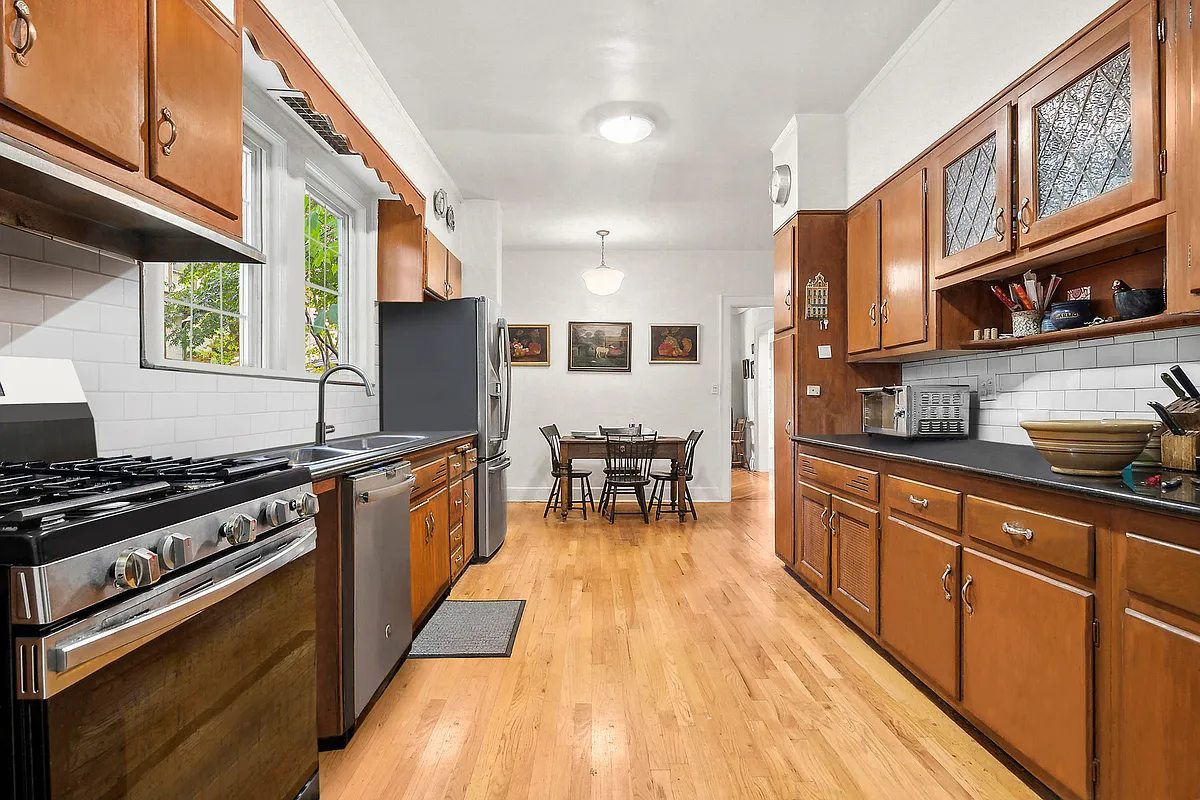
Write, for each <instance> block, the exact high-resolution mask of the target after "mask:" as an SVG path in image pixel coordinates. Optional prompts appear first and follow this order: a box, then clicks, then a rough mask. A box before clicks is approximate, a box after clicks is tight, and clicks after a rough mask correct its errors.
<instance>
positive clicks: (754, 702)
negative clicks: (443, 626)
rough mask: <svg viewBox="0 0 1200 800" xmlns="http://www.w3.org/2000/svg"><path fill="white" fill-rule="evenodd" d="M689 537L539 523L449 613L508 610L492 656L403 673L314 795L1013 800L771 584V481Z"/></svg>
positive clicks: (909, 690) (845, 635) (525, 511)
mask: <svg viewBox="0 0 1200 800" xmlns="http://www.w3.org/2000/svg"><path fill="white" fill-rule="evenodd" d="M734 481H735V483H734V497H735V498H739V499H738V500H737V501H736V502H734V503H730V504H701V505H700V506H699V515H700V520H699V522H690V521H689V522H687V523H682V524H681V523H679V522H678V521H676V520H675V519H670V520H668V519H666V518H664V519H663V520H662V521H660V522H657V523H652V524H650V525H648V526H647V525H643V524H642V522H641V520H640V519H636V521H635V518H634V517H626V518H618V521H617V524H615V525H609V524H608V522H607V521H601V520H600V519H599V518H598V517H590V518H589V520H588V522H587V523H584V522H583V521H582V519H580V518H579V517H577V516H572V518H571V519H570V520H568V521H566V522H561V521H558V520H557V519H554V518H550V519H546V520H543V519H542V516H541V514H542V509H541V506H540V505H534V504H514V505H511V506H509V531H508V539H507V542H506V544H505V545H504V547H503V548H502V550H501V551H500V553H499V554H498V555H497V556H496V557H495V558H494V559H493V560H492V561H491V562H490V563H488V564H486V565H475V566H472V567H471V568H470V569H469V570H468V571H467V573H466V575H465V576H464V577H463V579H462V581H461V582H460V583H459V585H458V586H457V587H455V589H454V592H453V596H454V597H461V598H472V599H487V598H525V599H527V600H528V604H527V606H526V609H525V616H524V619H523V621H522V623H521V628H520V633H519V635H518V637H517V641H516V645H515V647H514V650H513V655H512V658H509V659H428V660H409V661H407V662H406V663H405V664H404V665H403V667H402V668H401V669H400V671H399V673H398V674H397V676H396V678H395V679H394V681H393V682H392V685H391V686H390V687H389V688H388V689H387V691H386V692H385V694H384V695H383V696H382V697H381V698H380V700H379V702H378V703H377V704H376V706H375V708H374V709H373V710H372V711H371V712H370V713H369V714H368V715H367V718H366V719H365V721H364V724H363V726H362V727H361V728H360V729H359V731H358V732H357V733H356V734H355V736H354V738H353V740H352V741H351V743H350V746H349V747H348V748H347V749H346V750H344V751H342V752H338V753H326V754H323V755H322V757H321V787H322V797H323V798H327V800H328V799H332V800H373V799H374V798H387V799H388V800H399V799H400V798H438V800H440V799H441V798H461V797H468V798H624V797H636V798H675V799H676V800H684V799H685V798H686V799H687V800H691V799H692V798H721V799H722V800H725V799H726V798H741V797H748V798H788V799H789V800H790V799H791V798H897V799H899V798H903V799H904V800H917V799H918V798H920V800H940V799H941V798H962V800H975V799H976V798H1033V797H1036V795H1035V794H1034V793H1033V792H1032V791H1031V790H1030V789H1029V788H1028V787H1026V786H1025V785H1024V784H1023V783H1022V782H1021V781H1020V780H1019V779H1018V778H1017V777H1016V776H1015V775H1014V774H1012V773H1011V772H1009V770H1008V769H1007V768H1006V767H1005V766H1004V765H1003V764H1002V763H1001V762H1000V761H998V760H997V759H996V758H995V757H994V756H992V755H991V754H990V753H989V752H988V751H987V750H985V749H984V748H983V747H982V746H981V745H980V744H978V743H977V742H976V741H975V740H974V739H973V738H972V737H971V736H969V735H968V734H967V733H966V732H964V731H963V730H962V729H961V728H960V727H959V726H958V725H957V724H956V723H955V722H954V721H953V720H952V719H951V718H949V717H948V716H947V715H946V714H945V713H944V712H943V711H942V710H941V709H940V708H939V707H938V706H936V705H935V704H934V703H933V702H932V701H931V700H929V699H928V698H927V697H926V696H925V695H924V694H922V693H921V692H920V691H919V690H917V689H916V688H915V687H914V686H913V685H912V684H911V683H909V682H908V680H906V679H905V678H904V677H903V676H902V675H901V674H900V673H899V672H897V671H896V669H895V668H893V667H892V666H891V665H889V664H888V663H887V662H886V661H885V660H884V659H883V657H882V656H880V655H879V654H878V653H876V652H875V651H874V650H873V649H872V648H871V647H870V646H869V645H868V644H867V643H865V642H864V641H863V640H862V639H861V638H859V637H858V636H857V635H856V634H854V633H852V632H851V631H850V630H849V629H848V628H847V627H846V626H845V625H844V624H843V623H842V622H840V621H838V620H837V619H836V618H835V617H834V616H833V615H832V614H831V613H830V612H829V611H828V610H827V609H826V608H825V607H824V606H822V605H821V604H820V603H818V602H817V601H816V600H815V599H813V598H812V597H811V596H810V595H809V594H808V593H807V592H805V591H804V590H803V589H802V588H801V587H800V586H799V585H798V584H797V583H796V581H795V579H793V578H792V577H791V576H790V575H788V574H787V573H786V572H785V571H784V570H783V568H782V567H781V566H780V565H779V562H778V561H777V560H776V559H775V556H774V554H773V552H772V542H773V538H772V519H771V515H772V507H771V505H772V504H771V501H770V498H771V493H770V485H769V481H770V478H769V476H767V475H763V474H754V473H745V472H739V473H735V474H734Z"/></svg>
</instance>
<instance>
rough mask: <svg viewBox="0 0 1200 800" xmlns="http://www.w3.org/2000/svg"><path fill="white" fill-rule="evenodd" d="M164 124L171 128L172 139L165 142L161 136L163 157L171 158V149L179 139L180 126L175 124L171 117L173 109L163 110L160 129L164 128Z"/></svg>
mask: <svg viewBox="0 0 1200 800" xmlns="http://www.w3.org/2000/svg"><path fill="white" fill-rule="evenodd" d="M163 123H165V124H167V125H169V126H170V127H171V138H169V139H167V140H166V141H165V142H164V141H162V137H161V136H160V137H159V142H160V143H161V144H162V153H163V155H164V156H169V155H171V148H172V147H174V146H175V140H176V139H178V138H179V126H178V125H176V124H175V118H174V117H172V116H171V109H169V108H164V109H163V110H162V123H160V124H159V127H160V128H161V127H162V124H163Z"/></svg>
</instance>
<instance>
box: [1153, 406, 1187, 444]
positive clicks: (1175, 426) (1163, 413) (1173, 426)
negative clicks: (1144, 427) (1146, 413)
mask: <svg viewBox="0 0 1200 800" xmlns="http://www.w3.org/2000/svg"><path fill="white" fill-rule="evenodd" d="M1146 405H1148V406H1150V408H1152V409H1154V413H1155V414H1158V418H1159V419H1161V420H1162V422H1163V425H1166V426H1167V430H1168V431H1170V432H1171V433H1173V434H1175V435H1176V436H1182V435H1183V434H1184V430H1183V427H1182V426H1181V425H1180V424H1179V423H1178V422H1176V421H1175V418H1174V417H1173V416H1171V412H1170V411H1167V409H1166V407H1165V406H1163V404H1162V403H1159V402H1156V401H1154V400H1151V401H1150V402H1149V403H1147V404H1146Z"/></svg>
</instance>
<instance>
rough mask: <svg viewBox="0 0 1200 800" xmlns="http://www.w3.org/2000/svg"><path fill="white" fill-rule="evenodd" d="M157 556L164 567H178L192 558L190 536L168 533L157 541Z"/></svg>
mask: <svg viewBox="0 0 1200 800" xmlns="http://www.w3.org/2000/svg"><path fill="white" fill-rule="evenodd" d="M158 557H159V558H160V559H162V565H163V568H164V569H179V568H180V567H182V566H184V565H185V564H187V563H188V562H189V561H191V560H192V537H190V536H186V535H184V534H182V533H170V534H167V535H166V536H164V537H163V540H162V541H161V542H159V543H158Z"/></svg>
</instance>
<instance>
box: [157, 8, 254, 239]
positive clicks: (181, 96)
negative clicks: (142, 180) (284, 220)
mask: <svg viewBox="0 0 1200 800" xmlns="http://www.w3.org/2000/svg"><path fill="white" fill-rule="evenodd" d="M148 138H149V140H150V141H149V144H150V177H152V178H153V179H154V180H156V181H158V182H159V183H162V184H164V185H166V186H170V187H171V188H172V189H174V190H176V191H177V192H180V193H181V194H185V195H187V196H188V197H191V198H192V199H193V200H196V201H198V202H200V203H203V204H204V205H206V206H209V207H210V208H213V209H215V210H217V211H219V212H221V213H222V214H225V215H226V216H228V217H230V218H232V219H237V218H238V217H240V216H241V212H242V39H241V37H240V36H238V35H237V34H236V33H234V32H233V30H232V29H231V28H230V27H229V26H228V25H227V24H226V23H225V22H224V21H223V20H222V19H221V17H220V16H218V15H217V13H216V12H214V11H213V10H212V9H211V8H209V6H208V5H207V4H206V3H205V2H203V0H153V1H152V2H151V4H150V126H149V136H148Z"/></svg>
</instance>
